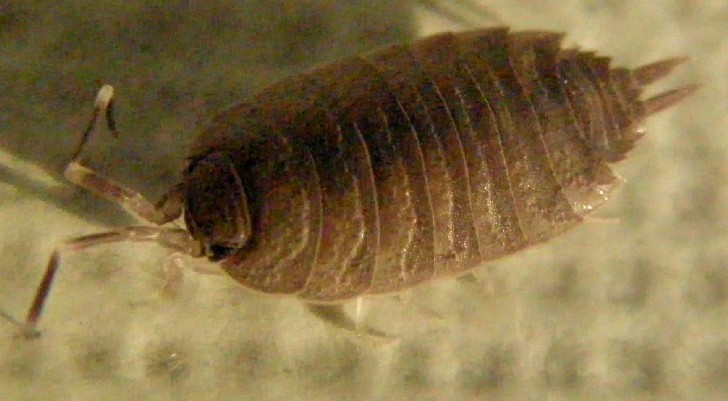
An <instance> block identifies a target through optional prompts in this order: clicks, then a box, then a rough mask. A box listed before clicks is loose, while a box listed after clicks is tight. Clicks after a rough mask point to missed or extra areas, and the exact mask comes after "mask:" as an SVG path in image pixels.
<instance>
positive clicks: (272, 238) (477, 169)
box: [3, 28, 696, 335]
mask: <svg viewBox="0 0 728 401" xmlns="http://www.w3.org/2000/svg"><path fill="white" fill-rule="evenodd" d="M562 37H563V35H562V34H559V33H553V32H536V31H529V32H510V31H509V30H507V29H505V28H494V29H485V30H476V31H470V32H464V33H445V34H438V35H435V36H431V37H428V38H425V39H422V40H419V41H417V42H414V43H412V44H404V45H395V46H390V47H387V48H383V49H381V50H378V51H374V52H371V53H367V54H363V55H360V56H358V57H354V58H350V59H346V60H343V61H339V62H337V63H334V64H330V65H326V66H323V67H319V68H316V69H314V70H312V71H310V72H307V73H304V74H301V75H297V76H293V77H291V78H288V79H286V80H284V81H281V82H279V83H277V84H275V85H273V86H271V87H269V88H268V89H266V90H264V91H262V92H260V93H259V94H257V95H254V96H252V97H251V98H249V99H247V100H245V101H243V102H240V103H237V104H234V105H232V106H231V107H229V108H228V109H226V110H224V111H222V112H221V113H220V114H218V115H217V116H216V117H215V118H214V119H213V120H212V122H211V123H210V124H209V125H208V126H207V127H206V128H205V130H204V132H202V134H201V135H200V136H198V137H197V139H196V140H195V141H194V142H193V144H192V147H191V150H190V153H189V157H188V165H187V167H186V169H185V170H184V172H183V174H182V178H181V180H180V181H179V183H178V184H177V185H175V186H174V187H173V188H172V189H170V190H169V192H168V193H167V194H166V195H165V196H164V197H163V198H162V199H161V200H160V201H159V202H158V203H157V204H156V205H154V204H152V203H150V202H148V201H147V200H146V199H145V198H144V197H142V196H141V195H140V194H139V193H137V192H136V191H133V190H130V189H128V188H125V187H124V186H122V185H120V184H118V183H115V182H113V181H111V180H109V179H107V178H104V177H102V176H100V175H99V174H97V173H95V172H94V171H92V170H90V169H88V168H86V167H84V166H82V165H81V164H80V163H79V161H78V157H79V155H80V154H81V152H82V150H83V148H84V145H85V143H86V141H87V139H88V137H89V133H90V131H91V129H92V127H93V125H94V122H95V121H96V118H97V116H99V115H101V114H103V113H106V116H107V121H108V122H109V127H110V128H111V129H112V130H113V129H114V121H113V118H112V113H111V110H112V108H111V106H112V99H113V95H112V92H113V89H112V88H111V87H110V86H103V87H102V89H101V90H100V91H99V93H98V96H97V99H96V106H95V108H94V116H93V118H92V121H91V124H90V125H89V128H88V129H87V131H86V132H85V135H84V137H83V139H82V141H81V144H80V145H79V147H78V149H77V150H76V152H75V153H74V156H73V161H72V162H71V163H70V164H69V165H68V166H67V168H66V171H65V176H66V178H68V180H69V181H71V182H72V183H74V184H77V185H80V186H83V187H85V188H87V189H89V190H91V191H93V192H94V193H96V194H98V195H100V196H102V197H105V198H107V199H109V200H112V201H114V202H117V203H119V204H121V205H123V206H125V207H127V208H128V209H129V210H130V211H132V212H134V213H136V214H137V215H138V216H140V217H141V218H143V219H145V220H147V221H148V222H150V225H149V226H131V227H123V228H119V229H116V230H113V231H108V232H103V233H98V234H92V235H87V236H82V237H78V238H74V239H70V240H68V241H66V242H64V243H63V244H62V245H60V246H59V247H58V248H57V249H56V250H55V251H54V252H53V254H52V256H51V258H50V261H49V263H48V266H47V269H46V272H45V275H44V276H43V279H42V281H41V283H40V285H39V287H38V290H37V292H36V296H35V299H34V301H33V303H32V305H31V306H30V308H29V310H28V313H27V317H26V318H25V320H24V321H22V322H20V321H16V320H15V319H13V318H12V317H11V316H10V315H8V314H5V313H3V316H4V317H5V318H6V319H7V320H11V321H13V322H15V323H16V324H17V325H19V326H20V327H21V328H22V331H23V333H24V334H26V335H36V334H38V331H37V329H36V326H37V323H38V320H39V318H40V315H41V311H42V309H43V305H44V303H45V301H46V300H47V297H48V294H49V291H50V288H51V284H52V282H53V278H54V276H55V273H56V271H57V269H58V267H59V262H60V257H61V255H62V253H63V252H67V251H72V250H79V249H85V248H89V247H92V246H97V245H101V244H106V243H112V242H120V241H153V242H157V243H159V244H160V245H162V246H164V247H166V248H169V249H172V250H174V251H178V252H185V253H187V254H189V255H192V256H195V257H205V258H207V259H209V260H211V261H214V262H217V263H218V264H219V266H220V268H221V269H222V270H223V271H224V272H226V273H227V274H228V275H229V276H230V277H232V278H233V279H234V280H235V281H237V282H239V283H240V284H241V285H243V286H245V287H247V288H250V289H253V290H256V291H258V292H262V293H267V294H278V295H290V296H294V297H297V298H298V299H300V300H301V301H303V302H305V303H307V304H309V305H311V306H312V309H314V310H318V314H319V315H326V313H324V312H321V311H322V309H320V305H337V304H340V303H342V302H344V301H348V300H352V299H355V298H359V297H362V296H367V295H378V294H387V293H394V292H398V291H401V290H404V289H407V288H411V287H413V286H415V285H418V284H421V283H425V282H428V281H430V280H433V279H436V278H443V277H452V276H458V275H462V274H465V273H467V272H468V271H470V270H471V269H473V268H476V267H478V266H479V265H481V264H483V263H484V262H486V261H490V260H493V259H497V258H500V257H503V256H506V255H509V254H513V253H514V252H517V251H519V250H522V249H524V248H526V247H528V246H532V245H535V244H539V243H543V242H545V241H547V240H549V239H551V238H553V237H555V236H557V235H559V234H561V233H563V232H564V231H566V230H567V229H569V228H572V227H574V226H576V225H577V224H579V223H580V222H582V221H583V220H584V219H585V218H586V217H587V216H588V215H589V214H590V213H591V212H593V211H594V210H595V209H596V208H597V207H598V206H600V205H601V204H602V203H604V202H605V201H606V200H607V199H608V198H609V197H610V196H611V194H612V193H613V192H614V191H615V190H616V189H617V187H618V186H619V184H620V180H619V179H618V178H616V177H615V175H614V174H613V173H612V171H611V169H610V166H609V164H610V163H613V162H617V161H619V160H622V159H623V158H624V157H625V155H626V154H627V152H628V151H629V150H630V149H631V148H632V147H633V145H634V143H635V142H636V141H637V140H638V139H639V138H640V137H642V136H643V135H644V132H643V131H642V129H641V127H640V124H641V122H642V121H643V120H644V119H645V118H646V117H647V116H649V115H651V114H653V113H655V112H657V111H660V110H662V109H664V108H666V107H668V106H671V105H673V104H674V103H676V102H678V101H680V100H681V99H683V98H684V97H686V96H688V95H689V94H691V93H693V92H694V91H695V89H696V86H686V87H683V88H679V89H674V90H670V91H667V92H664V93H662V94H659V95H656V96H654V97H651V98H649V99H642V98H641V92H642V89H643V87H644V86H646V85H648V84H650V83H652V82H654V81H656V80H657V79H659V78H662V77H664V76H665V75H667V74H668V73H670V71H672V69H673V68H674V67H676V66H677V65H679V64H680V63H682V62H683V61H684V58H673V59H667V60H663V61H658V62H655V63H652V64H649V65H645V66H642V67H639V68H636V69H627V68H616V67H612V66H610V62H609V59H608V58H605V57H600V56H597V55H595V54H594V53H592V52H584V51H580V50H578V49H569V48H563V47H562V45H561V41H562ZM182 216H183V217H184V221H185V224H186V229H181V228H178V227H176V226H171V225H169V223H171V222H172V221H174V220H176V219H178V218H179V217H182ZM151 223H153V225H152V224H151Z"/></svg>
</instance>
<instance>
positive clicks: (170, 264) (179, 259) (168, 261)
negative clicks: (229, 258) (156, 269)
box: [161, 252, 225, 298]
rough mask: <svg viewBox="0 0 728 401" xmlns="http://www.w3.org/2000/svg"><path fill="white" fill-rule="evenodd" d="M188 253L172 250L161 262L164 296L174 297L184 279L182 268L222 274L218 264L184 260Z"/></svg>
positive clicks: (196, 271) (202, 272) (203, 272)
mask: <svg viewBox="0 0 728 401" xmlns="http://www.w3.org/2000/svg"><path fill="white" fill-rule="evenodd" d="M188 255H189V254H186V253H182V252H174V253H172V254H170V255H169V256H167V257H166V258H165V259H164V263H163V264H162V274H163V276H164V286H163V287H162V289H161V292H162V294H163V295H164V296H167V297H170V298H175V297H176V296H177V295H178V294H179V292H180V287H181V286H182V283H183V281H184V270H192V271H194V272H195V273H199V274H209V275H220V276H221V275H224V274H225V273H224V272H223V270H222V269H220V268H219V267H218V266H209V265H199V264H196V263H194V261H189V260H184V259H185V256H188Z"/></svg>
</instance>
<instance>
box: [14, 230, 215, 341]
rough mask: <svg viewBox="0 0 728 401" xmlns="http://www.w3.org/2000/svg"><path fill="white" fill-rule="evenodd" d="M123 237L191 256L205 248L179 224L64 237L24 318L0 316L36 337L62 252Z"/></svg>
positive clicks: (199, 254)
mask: <svg viewBox="0 0 728 401" xmlns="http://www.w3.org/2000/svg"><path fill="white" fill-rule="evenodd" d="M123 241H132V242H156V243H158V244H160V245H162V246H163V247H165V248H169V249H173V250H175V251H178V252H184V253H187V254H189V255H192V256H201V255H202V249H201V248H200V246H199V244H198V243H197V242H196V241H195V240H194V239H192V237H190V235H189V233H188V232H187V231H185V230H182V229H178V228H161V227H143V226H131V227H124V228H121V229H118V230H114V231H108V232H103V233H97V234H91V235H84V236H81V237H77V238H73V239H70V240H68V241H65V242H64V243H63V244H61V245H60V246H58V247H57V248H56V249H55V250H54V251H53V254H52V255H51V258H50V260H49V261H48V266H47V267H46V271H45V274H44V275H43V279H42V280H41V282H40V285H38V289H37V290H36V293H35V298H34V299H33V303H32V304H31V306H30V308H29V309H28V313H27V315H26V318H25V322H22V323H21V322H19V321H18V320H16V319H14V318H13V317H12V316H10V315H8V314H7V313H5V312H0V317H2V318H4V319H5V320H8V321H10V322H11V323H13V324H15V325H17V326H19V327H20V329H21V333H22V334H23V335H24V336H26V337H36V336H38V335H40V332H39V331H38V330H37V329H36V326H37V324H38V320H39V319H40V316H41V313H42V312H43V306H44V305H45V302H46V300H47V299H48V294H49V293H50V289H51V284H53V279H54V278H55V275H56V271H57V270H58V267H59V264H60V259H61V255H62V254H63V253H64V252H75V251H79V250H82V249H86V248H91V247H95V246H98V245H102V244H110V243H116V242H123Z"/></svg>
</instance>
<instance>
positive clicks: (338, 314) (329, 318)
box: [306, 304, 393, 340]
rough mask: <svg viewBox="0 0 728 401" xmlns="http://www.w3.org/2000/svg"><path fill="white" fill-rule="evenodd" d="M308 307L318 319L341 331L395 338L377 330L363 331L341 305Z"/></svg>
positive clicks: (366, 329) (381, 337) (309, 305)
mask: <svg viewBox="0 0 728 401" xmlns="http://www.w3.org/2000/svg"><path fill="white" fill-rule="evenodd" d="M306 307H308V310H309V311H311V313H313V314H314V315H316V317H318V318H320V319H321V320H324V321H325V322H327V323H329V324H331V325H333V326H335V327H337V328H339V329H343V330H346V331H348V332H353V333H356V334H358V335H361V334H364V335H367V336H370V337H373V338H380V339H385V340H392V339H393V337H391V336H389V335H387V334H386V333H383V332H381V331H379V330H376V329H370V328H364V329H362V328H361V327H359V325H358V324H357V323H356V322H354V321H353V320H352V319H351V318H350V317H349V316H346V313H344V309H343V308H342V307H341V305H316V304H306Z"/></svg>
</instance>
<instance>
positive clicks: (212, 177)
mask: <svg viewBox="0 0 728 401" xmlns="http://www.w3.org/2000/svg"><path fill="white" fill-rule="evenodd" d="M184 188H185V198H184V199H185V200H184V206H185V212H184V218H185V223H186V224H187V229H188V230H189V231H190V234H191V235H192V237H193V238H194V239H195V240H196V241H198V242H199V243H200V245H201V246H202V249H204V252H205V256H207V257H208V258H209V259H210V260H212V261H217V260H220V259H223V258H225V257H227V256H229V255H231V254H232V253H234V252H235V251H237V250H239V249H240V248H242V247H244V246H245V245H246V244H247V242H248V240H249V239H250V237H251V231H252V228H251V227H252V224H251V220H250V212H249V210H248V201H247V197H246V195H245V189H244V187H243V183H242V180H241V178H240V176H239V175H238V172H237V170H236V169H235V166H234V165H233V164H232V162H231V161H230V159H229V157H228V156H227V155H226V154H225V153H222V152H213V153H210V154H208V155H206V156H205V157H203V158H201V159H198V160H195V161H193V162H192V163H191V164H190V166H189V168H188V169H187V172H186V174H185V180H184Z"/></svg>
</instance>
